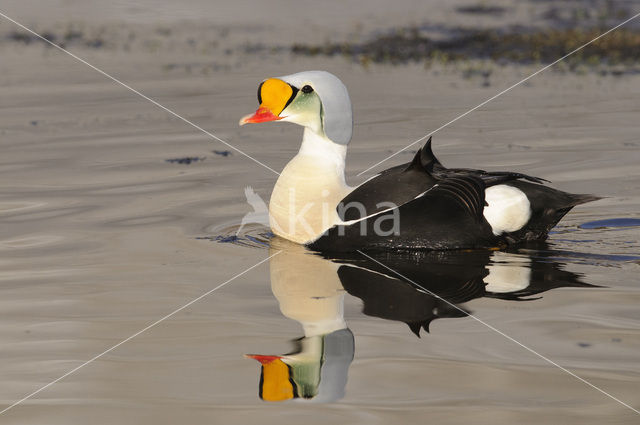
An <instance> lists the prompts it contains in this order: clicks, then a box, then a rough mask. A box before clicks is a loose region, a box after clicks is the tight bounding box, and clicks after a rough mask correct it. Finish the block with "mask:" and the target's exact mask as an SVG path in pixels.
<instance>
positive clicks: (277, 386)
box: [247, 354, 294, 401]
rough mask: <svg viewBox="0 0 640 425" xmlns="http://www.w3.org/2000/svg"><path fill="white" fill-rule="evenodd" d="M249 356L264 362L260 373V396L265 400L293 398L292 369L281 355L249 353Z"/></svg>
mask: <svg viewBox="0 0 640 425" xmlns="http://www.w3.org/2000/svg"><path fill="white" fill-rule="evenodd" d="M247 357H250V358H252V359H256V360H257V361H259V362H260V363H261V364H262V373H261V374H260V398H261V399H263V400H265V401H283V400H291V399H292V398H293V397H294V395H293V382H291V370H290V369H289V366H288V365H287V364H286V363H285V362H283V361H282V357H280V356H263V355H260V354H247Z"/></svg>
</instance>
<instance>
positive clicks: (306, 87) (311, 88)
mask: <svg viewBox="0 0 640 425" xmlns="http://www.w3.org/2000/svg"><path fill="white" fill-rule="evenodd" d="M312 91H313V87H311V86H310V85H308V84H307V85H306V86H304V87H303V88H302V93H311V92H312Z"/></svg>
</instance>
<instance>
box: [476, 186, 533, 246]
mask: <svg viewBox="0 0 640 425" xmlns="http://www.w3.org/2000/svg"><path fill="white" fill-rule="evenodd" d="M485 201H487V204H488V205H487V206H486V207H484V211H483V214H484V217H485V218H486V219H487V221H488V222H489V224H490V225H491V230H492V231H493V234H494V235H496V236H498V235H500V234H502V233H504V232H515V231H516V230H519V229H521V228H522V227H523V226H524V225H525V224H527V221H529V218H531V204H530V203H529V198H527V195H525V194H524V192H523V191H521V190H520V189H518V188H516V187H513V186H508V185H505V184H499V185H497V186H491V187H489V188H487V189H486V190H485Z"/></svg>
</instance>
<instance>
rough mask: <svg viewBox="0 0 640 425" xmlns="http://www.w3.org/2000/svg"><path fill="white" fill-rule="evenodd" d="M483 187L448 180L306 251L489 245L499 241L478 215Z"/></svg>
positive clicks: (333, 232) (474, 180) (337, 230)
mask: <svg viewBox="0 0 640 425" xmlns="http://www.w3.org/2000/svg"><path fill="white" fill-rule="evenodd" d="M484 189H485V184H484V183H483V181H482V180H481V179H480V178H478V177H474V176H464V175H463V176H455V177H450V178H447V179H445V180H442V181H440V182H438V183H437V184H436V185H434V186H433V187H432V188H431V189H429V190H427V191H425V192H424V193H423V194H420V195H418V196H417V197H416V198H415V199H413V200H411V201H409V202H406V203H405V204H402V205H399V206H397V207H396V208H391V209H389V210H387V211H383V212H380V213H377V214H374V215H372V216H369V217H366V218H364V219H361V220H358V221H355V222H353V223H351V224H344V225H338V226H334V227H332V228H331V229H329V230H328V231H327V232H326V233H325V234H324V235H323V236H321V237H320V238H318V239H317V240H316V241H314V242H312V243H310V244H309V247H310V248H311V249H314V250H317V251H323V252H341V251H342V252H344V251H353V250H356V249H361V250H369V251H372V250H384V249H389V248H396V249H431V250H447V249H459V248H481V247H484V248H486V247H494V246H496V243H497V242H498V239H497V238H496V237H495V236H494V235H493V233H492V232H491V227H490V226H489V223H487V221H486V220H485V218H484V216H483V209H484V203H485V201H484V196H485V192H484Z"/></svg>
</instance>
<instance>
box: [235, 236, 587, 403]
mask: <svg viewBox="0 0 640 425" xmlns="http://www.w3.org/2000/svg"><path fill="white" fill-rule="evenodd" d="M273 242H276V240H273V241H272V248H271V250H272V253H273V252H275V250H282V252H281V253H280V254H278V255H276V256H274V257H273V258H271V260H270V272H271V289H272V291H273V294H274V296H275V297H276V299H277V300H278V303H279V305H280V311H281V312H282V314H283V315H284V316H286V317H288V318H290V319H293V320H295V321H297V322H299V323H300V324H301V325H302V329H303V332H304V336H303V337H302V338H300V339H297V340H295V341H294V342H295V345H296V349H295V350H294V351H293V352H291V353H289V354H284V355H261V354H249V355H247V357H250V358H253V359H256V360H258V361H259V362H260V363H261V373H260V384H259V395H260V398H261V399H263V400H265V401H283V400H290V399H304V400H307V401H314V402H332V401H336V400H339V399H341V398H342V397H343V396H344V393H345V386H346V383H347V373H348V369H349V365H350V364H351V361H352V360H353V356H354V337H353V334H352V333H351V331H350V330H349V328H348V327H347V324H346V322H345V320H344V297H345V295H346V294H349V295H350V296H355V297H357V298H360V299H361V300H362V302H363V313H364V314H365V315H367V316H372V317H379V318H382V319H387V320H394V321H399V322H404V323H406V324H407V325H408V326H409V328H410V329H411V331H412V332H413V333H414V334H416V335H417V336H418V337H419V336H420V331H421V330H422V329H424V330H425V331H427V332H428V331H429V324H430V323H431V322H432V321H433V320H435V319H439V318H455V317H465V316H467V315H468V314H469V313H470V312H469V310H467V309H466V308H464V307H461V306H460V304H462V303H465V302H468V301H470V300H473V299H475V298H480V297H490V298H498V299H503V300H511V301H524V300H532V299H536V298H538V297H539V296H538V294H541V293H542V292H545V291H548V290H550V289H554V288H560V287H592V286H593V285H589V284H586V283H583V282H581V281H580V276H579V275H577V274H575V273H571V272H568V271H565V270H562V266H563V264H562V263H559V262H556V261H553V260H552V258H550V257H547V258H544V257H541V256H540V255H541V253H542V252H549V251H548V250H542V251H540V250H538V251H535V252H536V256H535V257H533V256H529V255H525V254H522V253H507V252H498V251H495V252H492V251H473V252H461V251H449V252H415V251H414V252H394V253H379V254H367V255H370V256H371V258H367V257H365V256H364V255H362V254H360V253H353V254H351V255H349V254H347V255H342V254H341V255H340V257H334V256H327V255H319V254H315V253H312V252H310V251H309V250H307V249H305V248H304V247H302V246H300V245H297V244H292V243H291V244H290V243H287V242H286V241H281V240H277V242H276V243H273ZM538 248H540V247H539V246H538Z"/></svg>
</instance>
